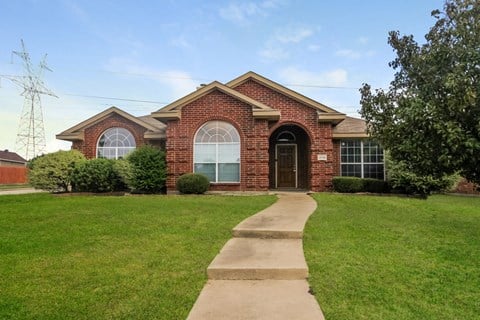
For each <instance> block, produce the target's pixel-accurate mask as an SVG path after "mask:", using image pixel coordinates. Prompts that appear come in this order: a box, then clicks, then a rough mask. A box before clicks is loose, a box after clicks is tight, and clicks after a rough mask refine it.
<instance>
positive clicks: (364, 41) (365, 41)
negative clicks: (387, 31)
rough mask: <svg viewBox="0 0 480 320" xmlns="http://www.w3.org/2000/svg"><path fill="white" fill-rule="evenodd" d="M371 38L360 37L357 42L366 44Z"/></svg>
mask: <svg viewBox="0 0 480 320" xmlns="http://www.w3.org/2000/svg"><path fill="white" fill-rule="evenodd" d="M368 41H369V39H368V38H367V37H358V39H357V42H358V43H360V44H362V45H366V44H367V43H368Z"/></svg>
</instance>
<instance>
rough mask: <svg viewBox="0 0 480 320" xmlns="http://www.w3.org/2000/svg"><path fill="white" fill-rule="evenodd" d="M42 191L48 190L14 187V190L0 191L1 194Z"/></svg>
mask: <svg viewBox="0 0 480 320" xmlns="http://www.w3.org/2000/svg"><path fill="white" fill-rule="evenodd" d="M40 192H47V191H44V190H38V189H34V188H19V189H12V190H2V191H0V196H2V195H9V194H27V193H40Z"/></svg>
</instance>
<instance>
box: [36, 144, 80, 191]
mask: <svg viewBox="0 0 480 320" xmlns="http://www.w3.org/2000/svg"><path fill="white" fill-rule="evenodd" d="M83 161H85V157H84V156H83V154H82V153H81V152H79V151H77V150H70V151H57V152H54V153H48V154H45V155H42V156H39V157H36V158H34V159H32V160H31V161H30V162H29V164H28V166H29V168H30V171H29V174H28V178H29V182H30V184H31V185H32V186H33V187H34V188H37V189H43V190H47V191H50V192H62V191H68V189H69V187H70V183H71V178H72V172H73V170H74V168H75V165H76V164H77V163H79V162H83Z"/></svg>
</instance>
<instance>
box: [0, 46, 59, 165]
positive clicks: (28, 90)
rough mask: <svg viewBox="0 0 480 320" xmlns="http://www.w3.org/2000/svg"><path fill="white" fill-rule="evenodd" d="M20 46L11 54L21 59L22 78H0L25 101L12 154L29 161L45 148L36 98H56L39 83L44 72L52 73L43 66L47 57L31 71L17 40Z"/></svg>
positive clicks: (25, 53)
mask: <svg viewBox="0 0 480 320" xmlns="http://www.w3.org/2000/svg"><path fill="white" fill-rule="evenodd" d="M21 43H22V48H21V51H13V52H12V57H13V55H16V56H18V57H20V59H22V62H23V67H24V75H22V76H14V75H0V78H1V77H3V78H6V79H9V80H10V81H12V82H13V83H14V84H16V85H18V86H19V87H21V88H22V89H23V92H22V93H21V94H20V95H22V96H23V97H24V98H25V99H24V104H23V109H22V113H21V115H20V122H19V125H18V131H17V139H16V143H15V147H16V150H15V151H16V152H17V153H18V154H20V155H22V156H23V157H24V158H25V159H27V160H30V159H32V158H34V157H36V156H38V155H40V154H42V153H44V152H45V146H46V143H45V128H44V124H43V110H42V103H41V100H40V95H41V94H45V95H49V96H52V97H56V98H58V97H57V96H56V95H55V94H54V93H53V92H52V91H51V90H49V89H48V88H47V87H46V86H45V84H44V82H43V80H42V76H43V72H44V70H48V71H52V70H50V68H48V66H47V64H46V59H47V55H45V56H44V57H43V59H42V60H41V61H40V63H39V65H38V68H37V69H35V68H34V67H33V65H32V62H31V60H30V55H29V54H28V52H27V50H26V48H25V44H24V42H23V40H21Z"/></svg>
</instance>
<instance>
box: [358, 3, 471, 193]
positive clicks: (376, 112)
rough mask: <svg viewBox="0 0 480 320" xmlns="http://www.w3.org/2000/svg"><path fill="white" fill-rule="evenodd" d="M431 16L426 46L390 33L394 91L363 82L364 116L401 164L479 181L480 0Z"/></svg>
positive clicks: (425, 172)
mask: <svg viewBox="0 0 480 320" xmlns="http://www.w3.org/2000/svg"><path fill="white" fill-rule="evenodd" d="M432 16H433V17H434V18H435V19H436V23H435V24H434V26H433V27H432V28H431V29H430V31H429V32H428V34H427V35H426V36H425V38H426V43H425V44H422V45H419V44H418V43H417V42H416V41H415V40H414V38H413V36H411V35H409V36H400V33H399V32H398V31H392V32H390V33H389V38H388V43H389V44H390V45H391V46H392V47H393V49H394V51H395V52H396V58H395V59H394V60H393V61H392V62H391V63H390V64H389V65H390V67H392V68H393V69H394V70H395V71H396V73H395V76H394V79H393V81H392V82H391V83H390V87H389V89H388V90H382V89H377V90H375V91H374V92H372V89H371V87H370V86H369V85H368V84H364V85H363V87H362V88H361V89H360V92H361V105H362V109H361V114H362V116H363V117H364V118H365V119H366V121H367V123H368V130H369V132H370V133H371V134H372V136H374V137H375V138H376V139H377V140H378V141H380V142H381V143H382V145H383V146H384V147H385V148H386V149H388V150H389V152H390V155H391V157H392V160H393V161H394V162H397V163H401V164H402V166H403V168H402V169H405V170H407V171H411V172H412V173H414V174H417V175H419V176H429V177H431V178H433V179H442V178H443V177H444V176H445V175H450V174H453V173H455V172H459V173H460V174H461V175H463V176H464V177H466V178H467V179H468V180H470V181H473V182H476V183H480V165H479V163H480V2H479V1H478V0H447V1H446V2H445V5H444V8H443V11H439V10H435V11H433V12H432ZM427 191H428V190H427Z"/></svg>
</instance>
